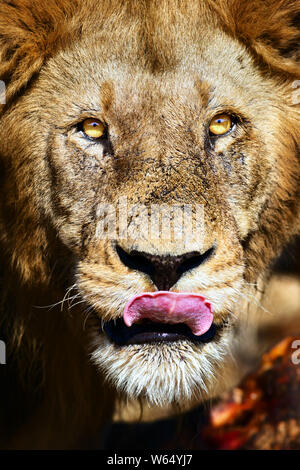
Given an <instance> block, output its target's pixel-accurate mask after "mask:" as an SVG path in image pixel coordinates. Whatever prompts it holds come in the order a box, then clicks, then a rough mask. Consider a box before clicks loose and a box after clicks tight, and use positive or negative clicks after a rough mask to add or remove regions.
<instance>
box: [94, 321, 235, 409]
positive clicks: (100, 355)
mask: <svg viewBox="0 0 300 470" xmlns="http://www.w3.org/2000/svg"><path fill="white" fill-rule="evenodd" d="M232 340H233V338H232V334H231V333H230V330H226V331H223V332H222V334H221V335H219V336H218V338H217V339H216V340H213V341H211V342H209V343H202V344H201V343H198V344H196V343H193V342H192V341H189V340H178V341H174V342H160V343H144V344H129V345H124V346H120V345H116V344H114V343H112V342H111V341H110V340H109V338H108V337H107V336H106V335H105V334H99V333H97V334H96V333H95V332H94V333H93V337H92V348H91V349H92V353H91V358H92V361H93V362H94V364H95V365H96V366H97V367H99V368H100V369H101V370H102V372H104V374H105V376H106V378H107V379H108V380H109V381H110V382H111V383H112V384H113V386H114V387H115V388H116V389H117V391H118V392H121V394H124V395H125V396H127V397H129V398H132V399H135V398H139V397H140V398H143V399H146V400H147V401H148V402H149V403H150V404H155V405H159V406H161V405H167V404H172V403H177V404H180V403H186V402H188V401H190V400H195V399H196V400H199V401H203V400H206V399H210V398H213V397H214V396H216V395H218V394H219V393H220V391H221V390H224V388H225V387H226V381H227V376H228V373H227V372H228V370H229V369H232V366H233V361H232V358H231V354H230V344H231V342H232ZM225 364H226V368H225V367H224V365H225ZM231 375H232V370H231Z"/></svg>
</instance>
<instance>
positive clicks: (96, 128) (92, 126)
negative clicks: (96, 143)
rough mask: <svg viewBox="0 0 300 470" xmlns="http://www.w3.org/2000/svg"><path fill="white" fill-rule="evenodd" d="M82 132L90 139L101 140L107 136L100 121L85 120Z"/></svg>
mask: <svg viewBox="0 0 300 470" xmlns="http://www.w3.org/2000/svg"><path fill="white" fill-rule="evenodd" d="M82 131H83V133H84V134H85V135H86V136H87V137H89V138H90V139H101V137H103V136H104V135H105V126H104V124H103V123H102V122H101V121H99V120H98V119H92V118H90V119H85V120H84V121H83V123H82Z"/></svg>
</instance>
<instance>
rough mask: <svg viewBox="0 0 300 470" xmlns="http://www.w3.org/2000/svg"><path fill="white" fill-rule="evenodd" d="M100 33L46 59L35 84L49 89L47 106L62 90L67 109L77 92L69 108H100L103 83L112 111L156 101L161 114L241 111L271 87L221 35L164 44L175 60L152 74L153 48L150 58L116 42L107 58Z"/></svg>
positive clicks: (104, 39) (166, 61)
mask: <svg viewBox="0 0 300 470" xmlns="http://www.w3.org/2000/svg"><path fill="white" fill-rule="evenodd" d="M99 34H100V33H99V32H98V33H96V32H94V33H93V34H92V36H91V37H90V36H89V37H88V38H85V37H84V38H83V39H81V40H80V41H78V43H75V44H73V46H72V47H71V48H69V49H67V50H63V51H60V52H58V53H57V55H56V56H55V57H53V58H51V59H50V60H49V62H48V64H47V65H46V66H45V68H44V70H43V71H42V74H41V79H40V80H39V83H40V84H41V86H42V88H43V89H45V88H47V89H49V87H50V90H51V93H49V94H48V98H49V101H51V100H52V93H56V94H59V95H60V103H63V94H62V91H64V96H65V101H66V102H68V105H69V106H70V107H72V103H74V98H73V99H72V100H70V97H71V95H72V96H73V93H74V91H76V92H77V101H76V103H74V105H76V106H79V105H80V104H81V103H82V107H84V105H88V104H89V105H90V104H91V103H93V105H95V106H100V105H101V100H100V98H101V96H100V94H101V89H102V88H103V86H105V85H106V84H107V83H109V84H110V92H111V93H113V97H114V102H115V106H117V105H118V104H119V105H121V106H122V105H123V104H124V103H129V102H130V105H131V107H132V106H135V107H136V109H135V112H137V110H138V108H139V107H142V109H143V111H145V109H146V106H147V104H148V105H151V106H152V105H153V103H155V101H156V102H157V103H158V105H159V108H160V109H161V108H162V107H163V106H168V107H170V106H172V107H173V108H174V107H177V108H180V107H186V108H190V109H192V108H193V107H194V106H195V104H196V105H199V106H206V105H207V104H208V103H209V104H210V107H211V108H216V107H218V106H222V105H223V106H224V105H228V104H231V105H235V106H236V107H239V106H240V107H242V108H243V107H245V104H246V103H247V104H250V105H252V107H254V106H258V105H259V102H260V101H261V97H262V94H263V93H264V90H266V93H265V95H264V100H265V104H266V102H267V101H268V100H269V99H270V98H271V97H270V95H269V93H268V89H269V86H270V84H269V83H268V81H267V80H266V78H264V79H263V78H262V77H260V76H259V74H257V73H255V65H254V64H253V60H252V58H251V56H250V54H249V52H248V51H247V50H246V49H245V47H244V46H243V45H242V44H241V43H240V42H239V41H237V40H234V39H233V38H231V37H230V36H229V35H227V34H225V33H224V32H222V31H221V30H216V31H214V32H212V31H210V30H209V29H208V30H207V33H205V32H204V33H203V32H202V34H201V38H197V39H195V37H191V38H186V37H185V38H184V39H183V38H182V40H181V39H180V38H178V41H177V43H174V41H172V39H171V38H169V39H166V43H167V46H168V56H173V58H174V60H172V61H171V59H170V57H169V59H168V58H167V57H165V59H164V60H163V59H161V65H160V67H159V69H157V70H156V69H155V65H154V64H155V61H156V59H157V57H156V56H155V54H156V55H157V54H159V53H160V52H161V51H160V49H159V47H158V45H157V47H154V46H153V50H154V51H156V52H155V53H154V52H153V51H152V53H151V54H150V52H149V51H148V50H147V49H145V50H141V49H136V48H134V47H131V45H127V48H126V49H125V50H124V44H123V43H122V42H121V41H116V45H115V47H114V50H110V51H109V53H108V52H107V48H108V44H109V43H110V42H111V37H110V38H109V41H108V40H107V37H106V35H102V36H101V41H100V40H99V41H98V40H97V35H99ZM91 42H92V44H93V47H91V46H90V44H91ZM178 43H179V44H178ZM183 45H184V47H183ZM178 51H179V52H178ZM157 60H158V59H157ZM58 71H59V73H58ZM249 74H251V81H249ZM107 89H108V88H107V87H106V89H105V94H106V96H107ZM250 96H251V100H250V99H249V97H250ZM256 96H257V99H256ZM43 98H44V99H45V95H44V96H43ZM250 108H251V106H250ZM197 111H199V110H197Z"/></svg>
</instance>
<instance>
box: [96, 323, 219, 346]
mask: <svg viewBox="0 0 300 470" xmlns="http://www.w3.org/2000/svg"><path fill="white" fill-rule="evenodd" d="M104 331H105V333H106V334H107V336H108V337H109V339H110V340H111V341H112V342H113V343H115V344H117V345H118V346H125V345H129V344H147V343H148V344H149V343H162V342H174V341H180V340H185V341H186V340H189V341H192V342H194V343H208V342H209V341H211V340H212V339H213V338H214V337H215V334H216V331H217V326H216V325H215V324H212V325H211V327H210V328H209V330H208V331H207V332H206V333H204V334H203V335H201V336H196V335H194V334H193V333H192V331H191V329H190V328H189V327H188V326H187V325H185V324H184V323H177V324H168V323H155V322H152V321H150V320H148V321H147V320H144V321H143V322H142V323H135V324H134V325H132V326H130V327H128V326H126V325H125V323H124V321H123V319H122V318H118V319H117V320H111V321H109V322H106V323H105V324H104Z"/></svg>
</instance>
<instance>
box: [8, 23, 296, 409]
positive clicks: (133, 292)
mask: <svg viewBox="0 0 300 470" xmlns="http://www.w3.org/2000/svg"><path fill="white" fill-rule="evenodd" d="M195 27H196V25H195V24H194V23H193V22H191V24H190V29H189V28H188V27H187V25H186V26H185V30H184V39H183V38H182V37H181V38H180V37H178V39H177V41H174V40H172V35H171V34H168V33H167V31H162V32H161V35H160V36H159V39H158V38H156V40H157V41H160V44H159V45H156V46H153V51H152V54H153V56H151V51H148V52H145V55H144V54H141V51H140V47H139V42H138V36H137V33H136V32H135V30H134V29H132V30H130V29H128V30H126V27H125V26H124V29H123V31H122V33H120V32H118V33H117V32H115V30H114V27H112V31H111V32H110V34H108V33H106V34H103V35H102V36H101V35H99V34H98V36H97V34H96V33H93V34H89V36H88V37H83V39H81V41H80V42H77V43H76V44H74V45H73V46H72V47H68V48H67V49H66V50H64V51H60V52H58V53H57V54H56V56H55V57H53V58H51V59H50V60H49V61H48V63H47V64H46V66H45V67H44V68H43V69H42V71H41V73H40V75H39V76H38V77H37V78H36V80H35V83H34V86H33V87H31V88H30V89H29V90H28V92H27V93H26V94H25V95H24V96H23V97H22V98H20V99H19V100H18V102H17V103H16V105H15V107H14V108H13V109H12V110H11V111H10V113H9V114H8V115H7V116H6V117H4V124H3V126H2V129H5V132H6V139H7V136H8V135H9V133H10V129H12V126H13V127H14V128H18V133H17V134H16V133H15V134H14V138H13V142H12V143H11V146H12V147H13V148H17V146H18V143H19V142H20V141H21V142H22V143H23V144H22V145H23V147H24V142H26V148H25V149H23V151H24V153H23V155H24V158H26V159H27V167H28V176H29V175H30V178H31V179H32V181H33V187H34V191H33V192H32V194H31V204H32V205H33V206H34V207H36V211H37V212H39V213H40V214H42V216H43V218H44V219H45V220H47V221H48V223H49V224H50V225H51V226H52V227H54V230H55V232H56V234H57V237H58V239H59V240H60V241H61V242H62V243H63V245H64V246H65V247H66V249H67V251H68V253H69V255H68V256H69V257H70V259H72V263H73V264H72V265H73V266H74V270H71V272H70V273H69V276H68V275H66V280H65V284H66V285H65V287H68V286H71V285H72V286H73V290H72V291H70V297H71V296H72V295H76V297H74V303H78V304H79V307H80V308H79V309H78V311H77V312H78V313H76V315H74V316H73V321H74V322H80V323H82V322H84V323H85V329H86V331H87V332H88V341H89V343H88V348H89V350H90V351H91V354H92V360H93V361H94V362H95V363H96V364H97V366H99V367H100V368H101V369H103V370H104V371H105V373H106V374H107V375H108V376H109V377H110V378H111V379H112V380H113V382H114V383H115V385H116V386H117V388H118V389H120V390H125V391H126V392H127V393H128V394H130V395H132V396H135V395H142V396H145V397H146V398H148V399H149V400H150V401H152V402H156V403H159V402H164V401H165V402H172V401H180V400H182V399H188V398H190V397H191V396H192V395H193V394H196V395H198V396H201V397H210V396H212V395H214V394H215V393H216V392H217V391H218V390H219V388H220V387H222V386H223V382H224V380H226V368H225V365H226V364H228V363H229V356H230V349H231V346H232V342H233V341H234V340H235V338H234V331H235V330H234V327H235V324H236V322H237V320H238V319H239V318H240V317H241V316H242V315H243V309H244V304H245V299H246V300H248V299H249V298H250V299H251V297H250V296H249V285H250V284H253V283H255V282H256V281H257V279H258V276H259V275H260V274H261V273H262V271H263V269H264V268H265V267H266V266H267V264H268V262H269V256H271V255H272V253H273V252H277V251H276V250H278V248H277V247H278V243H279V242H278V240H277V238H276V236H277V235H276V236H274V233H273V232H274V226H276V224H277V223H279V222H278V221H279V219H280V218H281V217H283V219H284V217H285V216H284V215H283V213H284V207H283V204H282V205H281V206H280V204H279V203H278V201H279V199H280V198H281V200H282V201H283V200H285V198H286V199H288V196H286V194H287V193H288V192H289V191H290V190H292V188H293V178H294V176H295V175H294V174H293V171H292V170H291V169H290V168H291V167H292V165H293V162H294V161H295V159H296V155H295V150H294V148H295V147H294V143H293V142H294V141H293V135H292V132H291V131H289V130H288V127H291V124H288V122H287V119H288V117H287V116H286V115H285V113H286V111H285V110H286V109H287V108H286V107H287V106H288V105H289V103H285V101H286V94H285V93H286V87H287V85H286V84H279V83H277V81H276V80H275V79H274V78H272V77H271V76H270V77H269V78H266V76H264V75H262V74H261V73H260V71H259V69H258V68H257V66H256V65H255V62H254V59H253V58H252V56H251V55H250V53H249V52H248V51H247V50H246V48H245V47H244V46H243V45H241V44H240V43H239V42H238V41H236V40H234V39H232V38H230V37H229V35H227V34H225V33H224V32H221V30H216V29H213V28H211V27H209V26H208V25H207V24H205V23H204V22H203V31H202V36H201V41H196V40H195V38H196V32H195V29H193V28H195ZM128 28H129V26H128ZM118 31H119V30H118ZM107 37H108V38H109V39H106V38H107ZM173 39H174V38H173ZM155 50H157V51H160V54H161V57H159V53H158V52H157V53H155ZM155 54H156V55H158V56H157V57H156V56H155ZM218 116H225V117H226V119H229V120H230V126H229V129H228V130H227V131H226V132H224V133H221V134H215V133H214V132H212V130H210V125H211V123H212V122H214V119H215V118H216V117H218ZM89 119H92V120H93V121H94V123H95V124H94V128H95V129H96V130H97V129H98V128H99V126H100V134H101V132H102V131H103V132H102V135H100V134H95V135H96V136H97V137H96V138H95V137H92V136H91V135H93V134H91V135H89V133H88V132H85V129H87V127H86V125H87V123H91V122H92V121H87V120H89ZM290 120H292V116H290ZM102 124H103V127H101V126H102ZM92 126H93V124H92ZM97 126H98V127H97ZM211 129H213V128H211ZM101 130H102V131H101ZM2 133H3V130H2V131H1V134H2ZM284 149H285V151H286V161H285V163H283V160H282V159H283V153H282V152H283V150H284ZM291 149H293V150H291ZM283 168H285V172H284V175H283ZM283 180H284V181H283ZM41 196H42V197H41ZM162 204H164V205H165V206H164V209H165V210H168V211H169V212H168V214H169V216H170V217H169V222H170V229H169V226H168V222H166V221H165V222H164V221H163V222H162V223H161V224H160V225H159V224H158V225H155V223H154V227H155V228H154V229H153V228H152V230H151V227H153V226H151V223H153V219H151V214H152V215H153V211H154V206H156V208H157V206H159V207H160V208H162V207H161V206H162ZM184 210H186V211H187V212H188V211H190V218H189V219H188V223H187V225H184V223H182V224H181V222H182V221H183V219H182V218H181V216H182V215H183V214H184V213H185V212H184ZM176 211H177V212H176ZM180 214H181V215H180ZM199 214H200V216H199ZM199 217H200V218H199ZM104 219H105V221H106V222H105V223H106V228H107V229H106V230H105V229H104V228H105V223H104ZM162 220H164V219H162ZM191 221H192V222H191ZM270 221H273V226H272V225H271V223H270ZM192 223H193V224H194V225H193V224H192ZM197 223H199V224H198V226H197ZM283 223H284V224H286V226H288V224H289V223H290V222H288V221H286V219H284V220H283ZM195 227H196V229H195ZM181 230H182V231H181ZM259 234H260V238H259ZM264 236H265V239H264V240H263V241H262V242H261V244H259V242H258V241H257V240H259V239H260V240H262V239H263V237H264ZM280 236H282V235H280V233H279V232H278V237H280ZM272 250H273V251H272ZM266 253H270V255H267V254H266ZM154 291H162V292H168V291H170V292H175V293H189V294H199V295H201V296H202V297H203V298H204V299H205V301H207V302H209V303H210V305H211V307H212V311H213V325H212V326H211V328H210V330H209V331H210V332H211V334H210V336H209V337H208V339H207V341H201V337H200V340H199V339H197V338H199V336H198V337H197V336H195V335H194V337H193V335H186V334H185V333H184V332H183V333H182V330H178V331H176V327H177V326H178V324H180V325H181V324H182V323H184V316H183V317H182V319H180V320H178V322H177V323H175V327H172V331H171V330H170V325H169V322H168V321H166V320H164V321H162V322H159V321H156V322H155V323H161V325H160V333H158V332H157V329H156V327H154V326H153V323H154V322H150V321H149V319H148V320H147V321H144V320H143V321H141V322H139V323H138V324H139V325H140V327H141V328H140V330H139V332H138V333H136V334H134V333H132V334H131V333H130V331H129V333H128V335H129V336H128V337H126V338H124V337H123V336H122V335H123V334H124V331H123V330H124V328H123V329H122V328H121V329H120V330H118V325H120V321H122V317H123V312H124V309H125V306H126V304H127V303H128V302H130V300H131V299H132V298H133V297H134V296H137V295H141V294H143V293H146V292H154ZM166 295H168V294H166ZM57 300H59V299H57ZM158 309H160V307H159V306H158ZM196 314H197V312H195V315H196ZM111 320H118V321H117V322H116V325H117V326H115V327H114V326H113V323H111ZM170 322H171V320H170ZM108 326H109V328H108ZM128 328H129V330H130V328H132V327H128ZM179 328H181V326H180V327H179ZM143 329H144V331H143ZM126 331H127V332H128V330H126ZM132 331H133V332H134V331H135V330H132ZM118 335H121V339H120V338H119V336H118ZM200 336H201V335H200Z"/></svg>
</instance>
